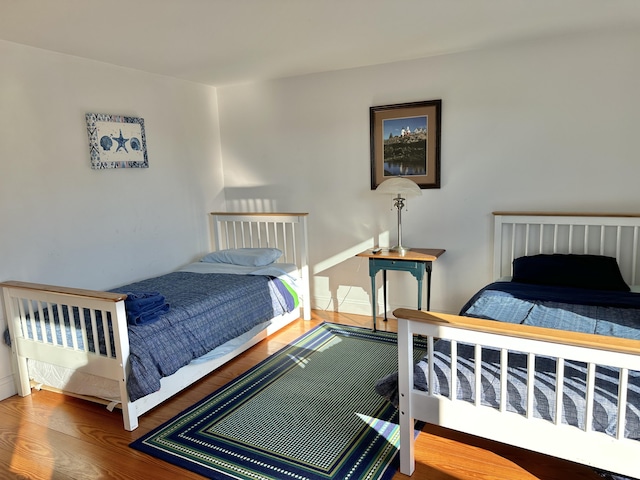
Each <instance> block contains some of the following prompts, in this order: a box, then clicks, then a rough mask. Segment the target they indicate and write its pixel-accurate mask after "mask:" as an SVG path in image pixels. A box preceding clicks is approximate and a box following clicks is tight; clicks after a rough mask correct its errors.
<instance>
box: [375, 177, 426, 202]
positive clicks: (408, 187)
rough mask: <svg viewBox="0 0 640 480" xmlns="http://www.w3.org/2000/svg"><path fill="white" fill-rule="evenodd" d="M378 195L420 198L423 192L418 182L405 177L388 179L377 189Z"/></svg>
mask: <svg viewBox="0 0 640 480" xmlns="http://www.w3.org/2000/svg"><path fill="white" fill-rule="evenodd" d="M376 192H378V193H386V194H390V195H400V196H401V197H405V198H408V197H418V196H420V195H422V190H420V187H419V186H418V185H417V184H416V182H414V181H412V180H409V179H408V178H403V177H393V178H388V179H387V180H385V181H384V182H382V183H381V184H380V185H378V187H377V188H376Z"/></svg>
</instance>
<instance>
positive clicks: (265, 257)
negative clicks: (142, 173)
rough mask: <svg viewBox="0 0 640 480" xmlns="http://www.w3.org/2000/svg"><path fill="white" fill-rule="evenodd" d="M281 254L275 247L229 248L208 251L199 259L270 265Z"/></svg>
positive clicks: (245, 264)
mask: <svg viewBox="0 0 640 480" xmlns="http://www.w3.org/2000/svg"><path fill="white" fill-rule="evenodd" d="M281 256H282V251H281V250H278V249H277V248H229V249H227V250H218V251H217V252H212V253H209V254H208V255H205V256H204V257H202V259H201V260H200V261H201V262H207V263H230V264H233V265H242V266H245V267H264V266H265V265H271V264H272V263H273V262H275V261H276V260H278V259H279V258H280V257H281Z"/></svg>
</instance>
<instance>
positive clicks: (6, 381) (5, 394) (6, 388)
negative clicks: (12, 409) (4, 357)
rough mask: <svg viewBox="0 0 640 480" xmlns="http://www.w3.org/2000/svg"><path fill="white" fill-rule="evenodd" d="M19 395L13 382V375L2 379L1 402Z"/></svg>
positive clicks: (0, 385)
mask: <svg viewBox="0 0 640 480" xmlns="http://www.w3.org/2000/svg"><path fill="white" fill-rule="evenodd" d="M17 393H18V390H16V384H15V382H14V381H13V375H9V376H8V377H3V378H0V400H4V399H5V398H9V397H13V396H14V395H16V394H17Z"/></svg>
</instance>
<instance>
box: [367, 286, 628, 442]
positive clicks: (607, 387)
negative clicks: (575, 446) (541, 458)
mask: <svg viewBox="0 0 640 480" xmlns="http://www.w3.org/2000/svg"><path fill="white" fill-rule="evenodd" d="M575 290H581V289H573V288H568V289H562V288H558V287H553V288H551V289H549V288H548V287H547V288H542V290H541V289H540V286H536V285H524V286H523V284H519V285H514V284H513V282H496V283H495V284H491V285H490V286H488V287H486V288H484V289H482V290H481V291H480V292H478V294H476V295H474V297H473V298H472V299H471V300H470V301H469V302H468V303H467V304H466V305H465V306H464V307H463V309H462V311H461V315H466V316H472V317H476V318H484V319H491V320H498V321H506V322H510V323H520V324H526V325H535V326H542V327H547V328H558V329H564V330H572V331H579V332H584V333H596V334H603V335H611V336H619V337H625V338H633V339H640V294H633V293H629V292H626V293H622V294H621V293H620V292H600V291H585V290H584V289H582V290H581V291H580V292H575ZM576 293H577V294H578V295H577V296H576ZM587 297H588V298H587ZM545 298H546V299H545ZM457 357H458V360H457V366H456V368H457V387H456V393H455V395H456V398H458V399H462V400H465V401H469V402H474V401H475V398H476V395H478V392H475V377H474V374H475V360H474V347H473V346H471V345H467V344H463V343H459V344H458V346H457ZM427 362H428V357H426V356H425V357H424V358H423V359H422V360H421V361H420V362H419V363H418V364H416V365H415V366H414V387H415V388H416V389H419V390H423V391H426V390H427V387H428V385H427V371H428V370H427V369H428V365H427ZM434 364H435V371H436V375H435V378H434V385H433V388H434V390H433V391H434V393H436V394H439V395H443V396H449V395H450V378H451V343H450V342H449V341H447V340H438V341H437V342H436V343H435V344H434ZM481 371H482V375H481V377H482V381H481V385H482V391H481V392H480V395H481V398H480V400H481V403H482V404H483V405H487V406H490V407H493V408H496V409H497V408H499V406H500V352H499V351H498V350H496V349H492V348H483V350H482V370H481ZM507 371H508V373H507V375H508V377H507V378H508V388H507V399H506V400H507V401H506V405H507V409H508V410H509V411H511V412H515V413H518V414H522V415H524V414H526V408H527V384H526V380H527V356H526V355H525V354H523V353H519V352H509V355H508V368H507ZM586 375H587V369H586V364H584V363H581V362H574V361H568V360H567V361H565V367H564V380H563V381H564V390H563V399H562V402H563V406H562V407H563V408H562V422H563V423H566V424H569V425H572V426H576V427H579V428H583V426H584V425H585V418H584V412H585V407H584V406H585V395H586V394H585V390H586V388H585V385H586ZM619 375H620V372H619V370H618V369H615V368H611V367H606V366H598V367H597V368H596V381H595V392H594V398H595V407H594V409H593V418H592V422H593V423H592V428H593V430H596V431H599V432H604V433H606V434H609V435H615V433H616V428H617V398H618V378H619ZM534 377H535V389H534V407H533V408H534V412H533V415H534V417H537V418H542V419H545V420H549V421H553V419H554V418H555V412H556V408H557V406H556V398H555V385H556V383H557V381H556V360H555V359H552V358H548V357H543V356H539V357H536V363H535V375H534ZM376 391H377V392H378V393H379V394H380V395H382V396H384V397H386V398H387V399H388V400H389V401H391V402H392V403H394V404H396V405H397V402H398V387H397V373H394V374H392V375H389V376H387V377H385V378H382V379H380V380H379V381H378V383H377V385H376ZM627 395H628V403H627V409H626V425H625V436H626V437H627V438H631V439H635V440H640V372H638V371H630V372H629V386H628V391H627Z"/></svg>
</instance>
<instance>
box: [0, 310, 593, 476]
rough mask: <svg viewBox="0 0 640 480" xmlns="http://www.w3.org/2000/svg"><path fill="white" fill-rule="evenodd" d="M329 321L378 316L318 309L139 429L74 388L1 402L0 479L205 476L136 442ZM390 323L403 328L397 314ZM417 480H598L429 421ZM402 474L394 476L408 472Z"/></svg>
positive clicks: (420, 443) (364, 321)
mask: <svg viewBox="0 0 640 480" xmlns="http://www.w3.org/2000/svg"><path fill="white" fill-rule="evenodd" d="M322 321H329V322H335V323H344V324H350V325H360V326H366V327H370V322H371V319H370V317H365V316H359V315H347V314H337V313H334V312H323V311H314V312H313V319H312V320H311V321H310V322H304V321H302V320H297V321H296V322H294V323H293V324H291V325H290V326H288V327H287V328H285V329H284V330H282V331H281V332H278V333H276V334H274V335H272V336H271V337H270V338H268V339H266V340H264V341H262V342H261V343H259V344H258V345H256V346H255V347H253V348H252V349H251V350H249V351H247V352H245V353H244V354H243V355H241V356H240V357H238V358H237V359H235V360H234V361H233V362H231V363H229V364H227V365H225V366H224V367H222V368H220V369H219V370H218V371H216V372H214V373H213V374H211V375H209V376H208V377H206V378H204V379H203V380H201V381H200V382H198V383H197V384H195V385H193V386H191V387H190V388H188V389H187V390H186V391H185V392H183V393H181V394H179V395H177V396H175V397H174V398H172V399H171V400H169V401H167V402H166V403H165V404H163V405H161V406H159V407H157V408H156V409H154V410H152V411H151V412H149V413H147V414H146V415H144V416H143V417H142V418H141V419H140V426H139V427H138V429H136V430H135V431H133V432H127V431H126V430H124V429H123V427H122V418H121V416H120V412H119V411H114V412H113V413H111V412H109V411H107V410H106V409H105V408H104V407H103V406H101V405H98V404H94V403H91V402H87V401H84V400H80V399H76V398H72V397H69V396H66V395H62V394H57V393H52V392H47V391H34V392H33V393H32V395H30V396H28V397H25V398H20V397H18V396H14V397H11V398H8V399H6V400H3V401H2V402H0V479H4V478H7V479H38V480H53V479H92V480H94V479H102V478H109V479H135V480H139V479H154V480H176V479H187V480H188V479H199V478H202V477H200V476H199V475H196V474H193V473H190V472H188V471H186V470H183V469H181V468H178V467H175V466H173V465H170V464H168V463H165V462H162V461H160V460H157V459H155V458H153V457H150V456H148V455H145V454H143V453H140V452H138V451H136V450H133V449H131V448H129V446H128V445H129V443H130V442H131V441H133V440H135V439H137V438H138V437H140V436H142V435H143V434H144V433H146V432H148V431H150V430H151V429H153V428H154V427H156V426H158V425H160V424H161V423H163V422H165V421H166V420H169V419H170V418H172V417H173V416H175V415H177V414H178V413H180V412H181V411H182V410H184V409H185V408H187V407H189V406H190V405H192V404H194V403H195V402H197V401H198V400H200V399H201V398H203V397H205V396H206V395H208V394H209V393H211V392H212V391H214V390H216V389H217V388H219V387H221V386H222V385H224V384H225V383H227V382H228V381H229V380H231V379H233V378H235V377H237V376H238V375H240V374H241V373H243V372H244V371H246V370H247V369H248V368H250V367H251V366H253V365H255V364H256V363H258V362H260V361H261V360H263V359H264V358H266V357H267V356H269V355H271V354H272V353H274V352H276V351H277V350H279V349H280V348H282V347H283V346H285V345H287V344H288V343H289V342H291V341H293V340H295V339H296V338H298V337H299V336H300V335H302V334H303V333H304V332H306V331H307V330H309V329H310V328H312V327H314V326H316V325H318V324H319V323H321V322H322ZM383 328H386V329H388V330H391V331H395V328H396V324H395V321H394V320H389V322H388V324H387V325H385V326H384V327H383ZM416 460H417V462H416V463H417V465H416V471H415V473H414V474H413V476H412V477H411V478H412V479H415V480H425V479H429V480H467V479H474V480H478V479H481V480H490V479H491V480H497V479H503V480H525V479H527V480H531V479H539V480H566V479H572V480H598V479H600V477H599V476H598V475H596V474H595V473H594V472H593V471H592V470H591V469H589V468H587V467H584V466H581V465H576V464H573V463H570V462H566V461H563V460H558V459H555V458H552V457H548V456H545V455H538V454H534V453H531V452H527V451H524V450H521V449H517V448H512V447H509V446H506V445H502V444H498V443H495V442H490V441H486V440H483V439H479V438H476V437H471V436H468V435H463V434H460V433H456V432H452V431H449V430H445V429H441V428H438V427H433V426H427V427H425V429H424V430H423V431H422V432H421V433H420V435H419V437H418V440H417V444H416ZM408 478H409V477H406V476H405V475H402V474H400V473H397V474H396V475H395V477H394V479H396V480H398V479H408Z"/></svg>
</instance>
